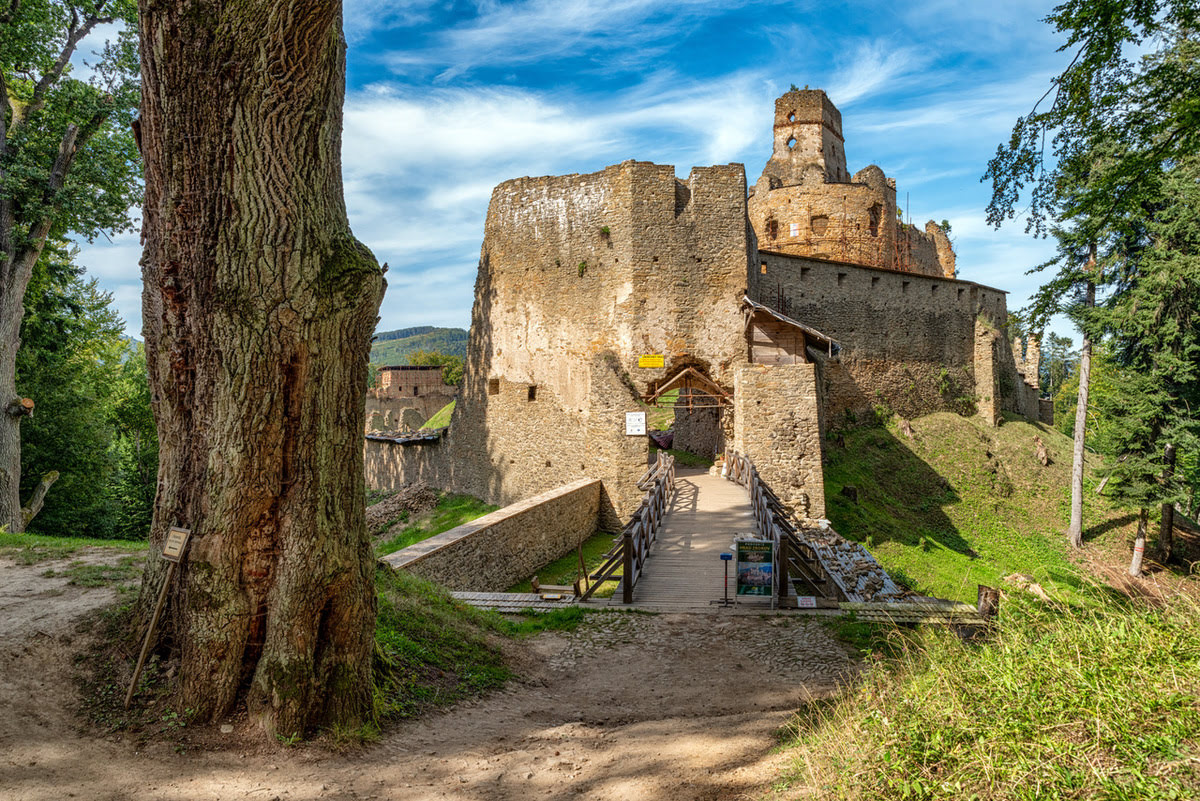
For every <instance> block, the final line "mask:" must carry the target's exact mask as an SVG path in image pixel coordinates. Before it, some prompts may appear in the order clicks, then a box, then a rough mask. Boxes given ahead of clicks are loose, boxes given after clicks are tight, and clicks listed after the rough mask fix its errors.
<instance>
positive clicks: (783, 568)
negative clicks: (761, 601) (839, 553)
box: [722, 451, 840, 604]
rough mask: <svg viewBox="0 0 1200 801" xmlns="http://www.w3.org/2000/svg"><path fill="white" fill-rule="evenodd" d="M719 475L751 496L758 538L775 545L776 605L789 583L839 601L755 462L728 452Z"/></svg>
mask: <svg viewBox="0 0 1200 801" xmlns="http://www.w3.org/2000/svg"><path fill="white" fill-rule="evenodd" d="M722 474H723V475H724V476H725V478H727V479H729V480H730V481H732V482H734V483H735V484H740V485H741V486H743V487H745V488H746V490H747V491H748V492H749V493H750V505H751V507H752V508H753V510H754V526H755V529H756V530H757V533H758V536H759V537H760V538H761V539H764V540H771V541H772V542H773V543H774V544H775V562H774V564H773V566H772V568H773V569H772V577H773V578H772V580H773V582H774V585H775V592H776V594H777V596H778V599H779V602H780V603H781V604H782V603H783V602H784V601H785V600H786V599H787V596H788V584H789V583H793V582H799V583H802V584H804V585H806V586H807V587H808V588H809V589H810V590H811V591H812V593H813V595H816V596H820V597H822V598H834V599H836V598H839V596H840V593H839V592H838V587H837V584H836V583H835V582H834V580H833V578H832V577H831V576H830V575H829V573H828V572H827V571H826V570H825V568H824V567H823V566H822V564H821V560H820V559H818V558H817V553H816V551H815V550H814V549H813V548H812V546H811V545H809V544H808V543H806V542H805V541H804V540H803V538H802V537H801V536H800V534H799V532H797V531H796V527H795V525H793V523H792V521H791V520H790V518H789V513H788V510H787V508H786V507H784V505H783V504H782V503H780V502H779V498H778V496H776V495H775V493H774V492H772V491H771V488H770V487H768V486H767V485H766V483H765V482H763V480H762V479H761V478H760V477H759V475H758V470H757V469H756V468H755V467H754V462H752V461H750V459H749V457H747V456H743V455H742V454H740V453H736V452H733V451H730V452H729V453H727V455H726V460H725V467H724V469H723V470H722Z"/></svg>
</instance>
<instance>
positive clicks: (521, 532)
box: [381, 478, 602, 592]
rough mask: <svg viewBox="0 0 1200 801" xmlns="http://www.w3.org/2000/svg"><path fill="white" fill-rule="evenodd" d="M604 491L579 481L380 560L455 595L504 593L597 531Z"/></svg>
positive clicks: (595, 482) (594, 483)
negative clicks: (432, 582) (470, 592)
mask: <svg viewBox="0 0 1200 801" xmlns="http://www.w3.org/2000/svg"><path fill="white" fill-rule="evenodd" d="M601 496H602V490H601V485H600V482H599V481H598V480H596V479H586V478H585V479H580V480H578V481H575V482H572V483H570V484H567V485H565V486H562V487H558V488H556V489H553V490H550V491H549V492H545V493H542V494H539V495H535V496H533V497H530V498H527V499H525V500H523V501H520V502H518V503H515V504H512V505H510V506H507V507H505V508H504V509H498V510H497V511H495V512H492V513H490V514H487V515H484V516H483V517H480V518H478V519H476V520H473V521H471V522H470V523H465V524H463V525H461V526H459V527H458V528H453V529H450V530H449V531H446V532H444V533H442V534H438V535H436V536H434V537H430V538H429V539H427V540H425V541H423V542H419V543H417V544H416V545H412V546H409V547H408V548H404V549H403V550H400V551H397V552H396V553H393V554H389V555H387V556H385V557H383V559H382V560H381V561H383V562H386V563H387V564H388V565H391V566H392V567H393V568H396V569H397V570H408V571H410V572H412V573H415V574H416V575H418V576H422V577H424V578H427V579H430V580H431V581H436V582H438V583H439V584H442V585H443V586H445V587H447V588H449V589H451V590H474V591H478V592H502V591H504V590H506V589H508V588H509V587H511V586H512V585H513V584H516V583H517V582H519V581H523V580H525V579H527V578H529V577H530V576H532V575H533V574H534V573H535V572H536V571H537V570H538V568H540V567H542V565H545V564H547V563H549V562H551V561H553V560H555V559H558V558H559V557H561V556H563V555H565V554H568V553H570V552H571V551H572V550H573V549H574V548H575V547H576V546H578V545H579V543H581V542H583V541H584V540H586V539H587V538H588V537H590V536H591V535H592V534H593V533H595V531H596V526H597V522H598V519H599V518H598V515H599V511H600V499H601Z"/></svg>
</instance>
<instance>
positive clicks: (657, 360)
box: [638, 354, 664, 367]
mask: <svg viewBox="0 0 1200 801" xmlns="http://www.w3.org/2000/svg"><path fill="white" fill-rule="evenodd" d="M663 364H664V361H663V357H662V354H658V355H652V356H638V367H662V366H663Z"/></svg>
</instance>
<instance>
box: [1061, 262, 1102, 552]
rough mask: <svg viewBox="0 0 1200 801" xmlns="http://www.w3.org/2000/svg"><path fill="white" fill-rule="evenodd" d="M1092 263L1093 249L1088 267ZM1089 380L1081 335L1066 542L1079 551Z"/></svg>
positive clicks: (1088, 342)
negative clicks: (1069, 510)
mask: <svg viewBox="0 0 1200 801" xmlns="http://www.w3.org/2000/svg"><path fill="white" fill-rule="evenodd" d="M1095 263H1096V253H1095V245H1093V246H1092V259H1091V263H1090V265H1089V266H1094V265H1095ZM1084 303H1085V304H1086V306H1087V308H1089V309H1090V308H1092V307H1093V306H1095V305H1096V284H1095V283H1094V282H1092V281H1088V282H1087V296H1086V298H1085V299H1084ZM1091 379H1092V338H1091V337H1090V336H1089V335H1088V334H1087V332H1086V331H1085V332H1084V334H1083V344H1082V345H1081V346H1080V348H1079V397H1078V398H1077V399H1076V401H1075V442H1074V449H1073V452H1072V460H1071V527H1070V529H1068V531H1067V538H1068V539H1069V540H1070V541H1071V545H1072V546H1074V547H1076V548H1082V547H1083V442H1084V435H1085V434H1086V433H1087V407H1088V385H1089V384H1090V383H1091Z"/></svg>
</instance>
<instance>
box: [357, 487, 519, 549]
mask: <svg viewBox="0 0 1200 801" xmlns="http://www.w3.org/2000/svg"><path fill="white" fill-rule="evenodd" d="M496 509H497V507H495V506H492V505H491V504H487V503H484V502H483V501H481V500H479V499H478V498H472V497H471V496H470V495H452V494H443V495H442V496H441V497H440V498H438V504H437V507H436V508H434V509H433V510H432V511H431V512H427V513H425V514H423V515H420V516H419V517H417V518H416V519H415V520H413V521H412V522H411V523H409V524H408V525H407V526H405V527H404V528H403V529H402V530H401V531H400V532H399V533H397V534H393V535H392V536H391V537H389V538H388V539H387V540H385V541H384V542H381V543H380V544H379V545H377V546H375V553H376V555H378V556H385V555H387V554H389V553H394V552H395V551H398V550H400V549H401V548H407V547H408V546H410V545H415V544H416V543H418V542H421V541H422V540H427V539H429V538H430V537H432V536H434V535H435V534H441V533H442V532H443V531H449V530H450V529H452V528H457V527H458V526H461V525H462V524H463V523H469V522H470V521H472V520H474V519H475V518H477V517H483V516H484V515H486V514H487V513H488V512H494V511H496Z"/></svg>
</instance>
